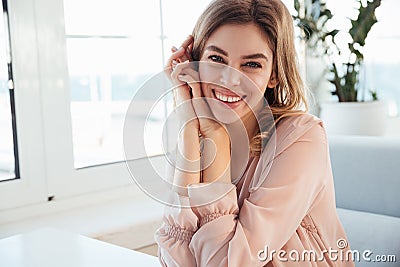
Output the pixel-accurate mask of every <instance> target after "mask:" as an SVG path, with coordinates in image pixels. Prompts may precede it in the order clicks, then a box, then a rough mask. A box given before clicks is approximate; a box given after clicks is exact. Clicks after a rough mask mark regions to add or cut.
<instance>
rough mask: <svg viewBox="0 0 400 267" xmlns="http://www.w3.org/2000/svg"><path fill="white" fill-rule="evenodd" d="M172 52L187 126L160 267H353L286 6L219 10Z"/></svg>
mask: <svg viewBox="0 0 400 267" xmlns="http://www.w3.org/2000/svg"><path fill="white" fill-rule="evenodd" d="M172 52H173V54H172V55H171V57H170V60H169V61H168V64H167V67H168V68H167V70H166V73H167V74H168V75H170V78H171V80H172V81H173V82H174V83H175V84H176V85H177V89H176V104H177V107H179V108H178V109H177V110H178V113H179V114H180V115H179V116H180V117H179V118H180V119H181V123H182V127H181V130H180V136H179V141H178V148H179V149H178V150H177V151H179V152H180V153H178V154H177V156H176V167H175V169H174V170H173V172H172V173H171V179H173V185H174V186H173V187H172V189H171V190H172V192H171V194H172V196H173V198H174V201H175V202H174V203H175V204H177V205H172V206H168V207H166V209H165V214H164V217H163V220H164V223H163V225H162V226H161V228H160V229H158V231H157V232H156V234H155V238H156V241H157V243H158V245H159V259H160V262H161V263H162V265H164V266H354V264H353V263H352V262H351V258H350V259H349V257H347V258H346V252H348V251H349V247H348V246H347V245H346V244H347V243H346V242H347V241H346V234H345V232H344V230H343V227H342V225H341V223H340V221H339V218H338V216H337V213H336V205H335V195H334V187H333V178H332V172H331V166H330V159H329V151H328V144H327V140H326V136H325V130H324V128H323V124H322V122H321V121H320V120H319V119H318V118H316V117H314V116H312V115H309V114H307V113H306V111H305V110H306V108H307V104H306V99H305V96H304V91H303V84H302V81H301V78H300V75H299V71H298V68H297V62H296V53H295V48H294V33H293V22H292V18H291V16H290V14H289V12H288V10H287V8H286V7H285V6H284V5H283V3H281V1H280V0H258V1H257V0H215V1H213V2H212V3H211V4H210V5H209V7H208V8H207V9H206V10H205V11H204V12H203V14H202V15H201V16H200V18H199V20H198V22H197V24H196V26H195V28H194V31H193V37H192V36H189V37H188V39H187V40H185V42H184V43H183V44H182V46H181V47H180V49H176V48H173V49H172ZM188 60H189V61H195V62H197V61H199V62H197V64H196V65H195V66H193V65H194V63H189V62H188ZM262 100H265V101H262ZM266 102H267V103H266ZM267 104H268V105H267ZM302 107H304V109H305V110H302V109H301V108H302ZM269 115H271V116H269ZM271 119H272V121H273V124H272V126H274V127H271V123H270V122H271ZM199 135H200V137H199ZM243 137H245V139H246V141H247V142H243V140H244V139H243ZM243 144H245V145H243ZM246 146H247V148H248V150H244V149H246ZM247 151H248V152H249V153H247ZM200 165H202V167H201V166H200ZM339 243H340V244H339ZM343 244H345V245H343ZM338 245H339V246H338ZM335 251H336V252H335Z"/></svg>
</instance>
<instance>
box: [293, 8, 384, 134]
mask: <svg viewBox="0 0 400 267" xmlns="http://www.w3.org/2000/svg"><path fill="white" fill-rule="evenodd" d="M357 2H358V5H359V6H358V16H357V18H356V19H354V20H353V19H351V20H350V21H351V28H350V30H349V31H348V35H349V38H348V39H349V42H348V43H347V45H346V46H344V47H343V46H340V45H339V44H338V42H337V41H338V40H337V38H338V33H340V30H339V29H328V28H329V27H328V24H329V23H330V22H331V20H332V18H333V14H332V12H331V11H330V10H329V9H328V8H327V6H326V0H303V1H299V0H295V1H294V5H295V9H296V11H297V15H295V16H294V19H295V22H296V23H297V25H298V26H299V27H300V29H302V30H303V33H304V34H303V40H304V41H305V43H306V49H307V51H310V50H311V51H313V54H314V55H317V57H316V58H319V59H321V58H323V59H325V62H326V68H325V70H326V71H325V72H323V73H322V76H323V77H324V78H325V81H329V82H330V83H331V84H332V85H333V86H332V87H333V90H332V91H331V94H332V95H334V96H336V97H337V100H338V101H336V102H332V101H330V102H326V101H323V102H321V103H319V106H320V108H321V110H320V114H319V115H320V117H321V118H322V119H323V120H324V121H325V123H326V125H327V130H328V132H329V133H332V134H365V135H381V134H383V132H384V129H385V119H386V114H385V105H384V104H383V102H381V101H377V100H378V98H377V95H376V92H375V91H374V90H370V93H371V99H372V101H364V96H365V93H364V92H363V88H362V86H361V82H360V78H361V77H360V74H361V72H362V68H363V63H364V55H363V51H362V49H363V47H364V45H365V41H366V38H367V36H368V33H369V32H370V30H371V28H372V26H373V25H374V24H375V23H376V22H377V19H376V16H375V10H376V9H377V8H378V7H379V6H380V4H381V0H368V1H364V2H366V4H365V5H363V3H362V1H361V0H357ZM329 26H331V27H332V25H329ZM343 57H346V60H343ZM308 59H309V57H308ZM318 68H319V70H321V69H324V68H321V65H319V67H318ZM320 90H323V89H318V91H320ZM317 96H318V94H317Z"/></svg>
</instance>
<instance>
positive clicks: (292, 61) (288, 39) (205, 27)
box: [192, 0, 308, 155]
mask: <svg viewBox="0 0 400 267" xmlns="http://www.w3.org/2000/svg"><path fill="white" fill-rule="evenodd" d="M247 23H254V24H256V25H258V26H259V27H260V29H261V30H262V32H263V33H265V35H266V37H267V40H268V43H267V45H268V46H269V48H270V49H271V50H272V51H273V74H274V75H275V77H276V79H278V82H279V83H278V85H277V86H276V87H275V88H267V89H266V91H265V94H264V97H265V99H266V100H267V102H268V105H269V110H268V112H265V115H264V116H265V118H260V119H261V120H263V119H265V120H268V118H266V117H267V116H270V113H272V115H273V119H274V122H275V125H276V124H277V123H278V122H279V120H281V119H282V118H284V117H287V116H292V115H298V114H302V113H305V112H307V110H308V104H307V100H306V97H305V87H304V84H303V81H302V79H301V76H300V73H299V69H298V62H297V56H296V50H295V46H294V29H293V19H292V16H291V15H290V13H289V11H288V9H287V8H286V6H285V5H284V4H283V3H282V2H281V1H280V0H214V1H212V2H211V3H210V5H209V6H208V7H207V8H206V9H205V10H204V12H203V13H202V15H201V16H200V17H199V19H198V21H197V23H196V25H195V28H194V30H193V37H194V44H193V51H192V57H193V59H194V60H196V61H198V60H200V58H201V56H202V53H203V50H204V46H205V43H206V42H207V40H208V38H209V37H210V36H211V34H212V33H213V32H214V31H215V30H216V29H217V28H218V27H220V26H222V25H226V24H247ZM302 105H303V106H304V110H302V109H301V107H302ZM262 113H264V112H262ZM261 116H262V115H261ZM270 120H271V119H270ZM263 125H269V126H267V127H264V129H263V126H261V129H260V133H259V134H257V135H256V136H255V137H254V138H253V139H252V141H251V144H250V145H251V151H252V153H253V154H256V155H257V154H260V153H261V150H262V148H263V144H265V141H266V140H267V139H268V137H269V136H270V135H271V134H272V130H271V127H270V126H271V124H270V123H265V124H264V123H263Z"/></svg>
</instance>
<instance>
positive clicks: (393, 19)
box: [327, 0, 400, 116]
mask: <svg viewBox="0 0 400 267" xmlns="http://www.w3.org/2000/svg"><path fill="white" fill-rule="evenodd" d="M327 2H328V3H327V5H328V7H329V8H330V9H331V10H332V12H333V13H334V14H335V23H337V24H339V25H343V26H342V29H343V30H346V29H348V28H349V27H350V26H351V25H350V24H349V23H350V22H349V21H348V17H350V18H356V16H357V12H355V10H354V9H352V8H351V7H352V6H353V5H357V4H356V2H355V1H354V2H351V3H350V4H349V3H348V2H347V1H346V2H345V0H342V1H327ZM343 7H346V8H343ZM399 7H400V4H399V2H398V1H396V0H385V1H382V3H381V6H380V7H378V8H377V9H376V12H375V13H376V17H377V20H378V23H376V24H375V25H374V26H373V27H372V29H371V31H370V33H369V34H368V37H367V40H366V42H365V46H364V58H365V60H364V63H365V64H364V65H365V66H364V71H363V72H362V73H361V75H362V76H363V78H362V79H361V80H362V81H363V83H362V84H361V88H362V89H363V92H362V94H361V95H360V98H362V99H365V100H371V94H370V93H369V91H370V90H374V91H376V92H377V95H378V98H379V99H381V100H384V101H386V102H387V103H388V108H389V110H388V112H389V116H397V115H398V107H400V88H399V87H398V86H397V82H396V79H394V77H396V75H397V74H398V73H399V72H400V54H399V53H397V52H396V50H397V47H398V46H399V45H400V31H399V30H398V28H396V27H393V25H396V23H397V16H396V15H397V14H396V11H397V10H399Z"/></svg>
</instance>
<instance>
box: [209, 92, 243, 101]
mask: <svg viewBox="0 0 400 267" xmlns="http://www.w3.org/2000/svg"><path fill="white" fill-rule="evenodd" d="M212 91H213V93H214V96H215V98H216V99H218V100H220V101H222V102H224V103H232V104H233V103H237V102H240V101H241V100H243V98H244V97H245V96H244V97H240V96H238V95H236V94H234V93H231V94H227V93H223V92H220V91H216V90H212Z"/></svg>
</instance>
